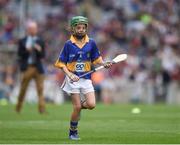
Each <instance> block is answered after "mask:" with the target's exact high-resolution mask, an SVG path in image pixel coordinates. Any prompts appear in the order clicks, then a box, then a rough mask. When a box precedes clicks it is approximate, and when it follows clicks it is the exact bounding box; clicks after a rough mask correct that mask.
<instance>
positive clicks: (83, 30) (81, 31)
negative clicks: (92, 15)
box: [74, 24, 87, 39]
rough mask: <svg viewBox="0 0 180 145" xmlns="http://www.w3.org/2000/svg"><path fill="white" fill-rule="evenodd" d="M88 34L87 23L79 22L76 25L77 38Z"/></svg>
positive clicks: (75, 33) (75, 34)
mask: <svg viewBox="0 0 180 145" xmlns="http://www.w3.org/2000/svg"><path fill="white" fill-rule="evenodd" d="M86 34H87V25H85V24H78V25H76V26H75V27H74V36H75V37H76V38H77V39H82V38H83V37H84V36H85V35H86Z"/></svg>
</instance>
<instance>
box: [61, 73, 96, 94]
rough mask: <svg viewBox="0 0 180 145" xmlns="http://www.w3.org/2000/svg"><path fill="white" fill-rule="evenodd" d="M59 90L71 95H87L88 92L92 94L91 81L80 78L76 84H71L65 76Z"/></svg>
mask: <svg viewBox="0 0 180 145" xmlns="http://www.w3.org/2000/svg"><path fill="white" fill-rule="evenodd" d="M61 88H62V89H63V91H65V92H67V93H69V94H72V93H78V94H80V93H83V94H87V93H89V92H94V87H93V85H92V81H91V80H89V79H83V78H80V79H79V81H78V82H73V83H72V82H71V81H70V79H69V78H68V77H67V76H66V78H65V80H64V82H63V84H62V86H61Z"/></svg>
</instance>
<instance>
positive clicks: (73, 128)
mask: <svg viewBox="0 0 180 145" xmlns="http://www.w3.org/2000/svg"><path fill="white" fill-rule="evenodd" d="M77 126H78V122H76V121H71V122H70V129H69V135H72V134H77Z"/></svg>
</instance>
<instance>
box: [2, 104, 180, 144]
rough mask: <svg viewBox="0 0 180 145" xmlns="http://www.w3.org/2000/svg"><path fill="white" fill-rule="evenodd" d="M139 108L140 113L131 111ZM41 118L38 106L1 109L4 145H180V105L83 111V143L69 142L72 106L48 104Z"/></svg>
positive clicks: (104, 107) (118, 106)
mask: <svg viewBox="0 0 180 145" xmlns="http://www.w3.org/2000/svg"><path fill="white" fill-rule="evenodd" d="M133 107H139V108H140V109H141V113H140V114H132V113H131V109H132V108H133ZM47 109H48V114H46V115H40V114H38V112H37V106H36V105H27V104H26V105H25V106H24V108H23V112H22V113H21V114H16V113H15V111H14V106H12V105H7V106H0V144H13V143H16V144H21V143H26V144H34V143H36V144H53V143H58V144H65V143H70V144H74V143H78V144H89V143H91V144H154V143H155V144H175V143H176V144H177V143H180V106H177V105H176V106H172V105H170V106H167V105H162V104H161V105H122V104H116V105H103V104H97V107H96V108H95V109H94V110H91V111H89V110H83V112H82V114H81V121H80V123H79V134H80V137H81V140H80V141H70V140H69V139H68V129H69V116H70V113H71V109H72V108H71V104H64V105H60V106H57V105H47Z"/></svg>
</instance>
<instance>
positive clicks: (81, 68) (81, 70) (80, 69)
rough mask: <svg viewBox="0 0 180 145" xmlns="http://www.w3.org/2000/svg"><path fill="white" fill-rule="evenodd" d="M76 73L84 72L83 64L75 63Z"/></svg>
mask: <svg viewBox="0 0 180 145" xmlns="http://www.w3.org/2000/svg"><path fill="white" fill-rule="evenodd" d="M75 67H76V72H84V70H85V63H83V62H78V63H76V66H75Z"/></svg>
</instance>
